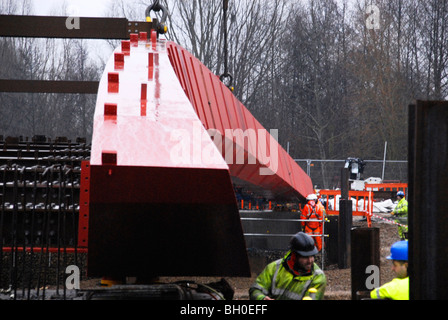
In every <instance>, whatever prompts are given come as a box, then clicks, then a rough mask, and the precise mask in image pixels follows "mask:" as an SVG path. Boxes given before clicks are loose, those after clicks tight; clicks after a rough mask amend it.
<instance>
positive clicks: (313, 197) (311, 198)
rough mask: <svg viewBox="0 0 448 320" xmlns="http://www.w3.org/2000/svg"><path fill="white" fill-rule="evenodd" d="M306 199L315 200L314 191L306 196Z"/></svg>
mask: <svg viewBox="0 0 448 320" xmlns="http://www.w3.org/2000/svg"><path fill="white" fill-rule="evenodd" d="M306 200H308V201H310V200H317V196H316V195H315V194H314V193H311V194H309V195H308V196H307V197H306Z"/></svg>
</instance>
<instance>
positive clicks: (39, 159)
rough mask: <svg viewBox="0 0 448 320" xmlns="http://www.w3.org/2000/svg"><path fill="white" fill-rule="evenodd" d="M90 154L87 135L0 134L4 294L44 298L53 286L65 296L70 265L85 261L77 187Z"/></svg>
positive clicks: (0, 250) (1, 282) (0, 280)
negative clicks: (80, 249) (79, 240)
mask: <svg viewBox="0 0 448 320" xmlns="http://www.w3.org/2000/svg"><path fill="white" fill-rule="evenodd" d="M89 156H90V146H89V145H87V144H86V142H85V139H77V140H76V142H71V141H70V140H68V139H66V138H63V137H59V138H56V139H55V140H51V139H48V138H46V137H44V136H35V137H33V138H32V139H28V138H25V139H24V138H22V137H7V138H5V139H4V138H3V137H2V136H0V239H1V243H0V246H1V248H0V255H1V256H0V289H1V290H2V291H1V293H2V295H3V298H4V296H5V295H8V296H9V298H12V299H16V298H20V299H45V294H46V293H45V290H46V289H47V287H48V286H49V285H50V286H51V285H53V286H56V292H57V294H65V286H64V283H65V280H64V279H65V268H66V266H67V265H70V264H75V265H80V263H81V261H79V259H80V257H79V256H78V254H77V247H76V245H77V232H78V215H79V187H80V177H81V162H82V161H83V160H89ZM68 249H70V250H68ZM59 287H61V288H62V291H63V292H61V293H60V292H59Z"/></svg>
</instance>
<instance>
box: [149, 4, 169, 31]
mask: <svg viewBox="0 0 448 320" xmlns="http://www.w3.org/2000/svg"><path fill="white" fill-rule="evenodd" d="M151 11H154V12H159V11H162V18H161V19H160V21H157V25H156V28H155V29H156V30H157V33H159V34H165V33H166V32H167V31H168V27H167V26H166V24H165V21H166V18H167V17H168V10H167V9H166V8H165V7H164V6H163V5H161V4H160V3H159V0H154V2H153V4H151V5H149V6H148V7H147V8H146V10H145V16H146V21H147V22H152V19H151V15H150V13H151Z"/></svg>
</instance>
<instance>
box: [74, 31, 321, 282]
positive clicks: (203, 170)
mask: <svg viewBox="0 0 448 320" xmlns="http://www.w3.org/2000/svg"><path fill="white" fill-rule="evenodd" d="M244 137H246V138H244ZM244 141H248V143H245V142H244ZM83 169H85V170H84V174H83V176H82V179H83V181H82V186H81V187H82V190H83V194H82V195H81V213H80V222H79V223H80V239H79V244H80V245H81V246H87V247H88V266H87V270H88V275H89V276H110V277H123V276H137V277H143V278H148V277H149V278H150V277H154V276H164V275H167V276H190V275H195V276H250V269H249V264H248V259H247V254H246V247H245V241H244V237H243V232H242V228H241V222H240V217H239V212H238V208H237V203H236V198H235V193H234V189H233V187H234V183H236V182H240V183H241V184H247V185H250V186H253V187H255V188H258V189H259V191H260V192H265V194H266V195H271V196H273V197H283V198H285V197H286V198H287V197H297V198H301V197H304V196H306V194H308V193H311V192H312V185H311V181H310V179H309V177H308V176H307V175H306V174H304V172H303V171H302V170H301V169H300V167H299V166H298V165H297V164H296V163H295V162H294V161H293V160H292V159H291V158H290V157H289V156H288V155H287V154H286V152H285V151H284V150H283V149H282V148H281V147H280V146H279V144H278V143H277V142H276V140H275V139H274V138H273V137H272V136H271V135H270V134H269V133H267V132H266V130H265V129H264V128H263V127H262V126H261V125H260V124H259V123H258V122H257V121H256V119H255V118H254V117H253V116H252V115H251V114H250V112H249V111H248V110H247V109H246V108H244V106H243V105H242V104H241V103H240V102H238V100H236V99H235V98H234V96H233V94H232V93H231V92H230V91H229V89H228V88H227V87H226V86H225V85H224V84H222V83H221V82H220V81H219V79H218V78H217V77H216V76H214V75H213V74H212V73H211V72H210V71H209V70H208V69H207V68H206V67H204V66H203V65H202V64H201V63H200V62H199V61H198V60H197V59H195V58H194V57H192V56H191V55H190V54H189V53H188V52H187V51H185V50H184V49H182V48H181V47H179V46H177V45H176V44H174V43H172V42H166V41H163V40H160V41H159V40H157V39H156V34H155V33H153V34H151V37H150V39H148V38H147V34H146V33H141V34H140V35H136V34H134V35H132V36H131V39H130V41H123V42H122V45H121V47H119V48H117V49H116V50H115V52H114V54H113V56H112V57H111V59H110V60H109V61H108V63H107V65H106V67H105V71H104V74H103V76H102V79H101V81H100V85H99V90H98V98H97V104H96V110H95V117H94V131H93V138H92V149H91V160H90V163H84V167H83ZM232 179H233V182H232Z"/></svg>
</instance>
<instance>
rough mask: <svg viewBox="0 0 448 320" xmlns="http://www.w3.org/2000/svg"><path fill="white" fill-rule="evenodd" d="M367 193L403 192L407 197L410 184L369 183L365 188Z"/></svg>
mask: <svg viewBox="0 0 448 320" xmlns="http://www.w3.org/2000/svg"><path fill="white" fill-rule="evenodd" d="M364 189H365V190H366V191H376V190H374V189H377V190H378V191H400V190H401V191H403V192H404V196H405V197H406V195H407V189H408V184H407V183H367V184H366V185H365V186H364Z"/></svg>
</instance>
